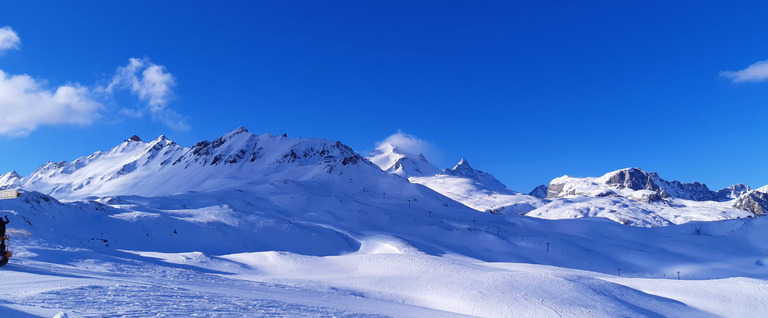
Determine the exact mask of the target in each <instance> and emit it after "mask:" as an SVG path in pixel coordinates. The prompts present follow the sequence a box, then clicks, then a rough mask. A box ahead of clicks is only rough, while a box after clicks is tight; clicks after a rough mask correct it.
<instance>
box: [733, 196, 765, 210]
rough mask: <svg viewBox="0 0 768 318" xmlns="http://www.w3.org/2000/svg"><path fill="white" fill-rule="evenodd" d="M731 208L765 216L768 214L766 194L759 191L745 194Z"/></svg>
mask: <svg viewBox="0 0 768 318" xmlns="http://www.w3.org/2000/svg"><path fill="white" fill-rule="evenodd" d="M733 207H734V208H737V209H741V210H745V211H749V212H752V213H754V214H765V213H766V212H768V193H764V192H760V191H750V192H747V193H746V194H744V195H742V196H740V197H739V198H738V199H736V201H735V202H734V203H733Z"/></svg>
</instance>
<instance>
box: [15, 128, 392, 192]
mask: <svg viewBox="0 0 768 318" xmlns="http://www.w3.org/2000/svg"><path fill="white" fill-rule="evenodd" d="M377 174H378V175H382V174H381V173H380V171H379V169H378V168H377V167H375V166H373V165H372V164H370V163H369V162H368V161H366V160H364V159H363V158H362V157H361V156H360V155H358V154H357V153H356V152H355V151H353V150H352V149H351V148H349V147H348V146H346V145H344V144H342V143H341V142H337V141H330V140H325V139H317V138H313V139H304V138H296V139H291V138H287V137H283V136H274V135H270V134H263V135H254V134H252V133H250V132H248V130H246V129H245V128H242V127H241V128H238V129H236V130H233V131H231V132H228V133H226V134H224V135H223V136H221V137H219V138H217V139H216V140H214V141H212V142H209V141H202V142H199V143H197V144H196V145H194V146H193V147H191V148H185V147H182V146H179V145H177V144H176V143H174V142H173V141H170V140H168V139H167V138H166V137H164V136H160V137H159V138H157V139H155V140H153V141H151V142H144V141H142V140H141V139H140V138H139V137H137V136H133V137H131V138H129V139H127V140H125V141H123V142H122V143H121V144H120V145H118V146H117V147H115V148H113V149H111V150H108V151H104V152H102V151H99V152H96V153H94V154H92V155H90V156H87V157H81V158H78V159H77V160H74V161H72V162H49V163H47V164H45V165H43V166H41V167H39V168H38V169H37V170H36V171H34V172H33V173H32V174H31V175H30V176H28V177H25V178H22V179H21V180H18V179H13V178H9V180H15V181H13V182H15V183H16V184H17V185H19V186H20V187H21V188H23V189H26V190H34V191H39V192H41V193H44V194H48V195H51V196H54V197H57V198H59V199H81V198H86V197H104V196H114V195H142V196H161V195H170V194H176V193H188V192H191V191H198V192H201V191H212V190H222V189H234V188H240V187H245V186H247V185H248V184H254V183H256V184H258V183H271V182H284V181H286V180H289V181H303V180H315V179H317V180H319V179H323V178H333V179H334V180H336V181H338V180H343V181H345V183H346V184H355V185H358V186H360V188H362V187H363V186H362V185H360V184H361V182H365V181H370V180H372V179H376V178H377V177H376V176H375V175H377ZM342 176H343V177H342ZM10 184H11V183H10V181H9V182H8V183H0V186H8V185H10Z"/></svg>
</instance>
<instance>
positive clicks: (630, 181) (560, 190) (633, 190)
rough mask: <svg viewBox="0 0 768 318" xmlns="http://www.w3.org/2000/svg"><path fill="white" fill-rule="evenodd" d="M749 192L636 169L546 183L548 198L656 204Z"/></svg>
mask: <svg viewBox="0 0 768 318" xmlns="http://www.w3.org/2000/svg"><path fill="white" fill-rule="evenodd" d="M747 191H749V187H748V186H745V185H744V184H738V185H733V186H730V187H728V188H725V189H722V190H720V191H712V190H709V188H707V185H705V184H703V183H699V182H693V183H682V182H679V181H667V180H664V179H662V178H661V177H659V175H658V174H657V173H655V172H651V173H647V172H645V171H643V170H641V169H639V168H626V169H621V170H616V171H612V172H609V173H606V174H605V175H603V176H601V177H598V178H574V177H570V176H562V177H560V178H556V179H554V180H552V181H551V182H550V183H549V186H548V188H547V197H548V198H567V197H577V196H589V197H606V196H620V197H627V198H631V199H635V200H639V201H645V202H656V201H660V200H662V199H666V198H679V199H685V200H693V201H728V200H732V199H735V198H737V197H739V196H740V195H742V194H744V193H746V192H747Z"/></svg>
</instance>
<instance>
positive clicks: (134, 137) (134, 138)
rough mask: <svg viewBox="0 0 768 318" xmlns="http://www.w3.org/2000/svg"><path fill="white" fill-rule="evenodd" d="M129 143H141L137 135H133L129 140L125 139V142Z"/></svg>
mask: <svg viewBox="0 0 768 318" xmlns="http://www.w3.org/2000/svg"><path fill="white" fill-rule="evenodd" d="M131 141H142V140H141V138H140V137H139V136H137V135H133V136H131V137H130V138H128V139H126V140H125V142H131Z"/></svg>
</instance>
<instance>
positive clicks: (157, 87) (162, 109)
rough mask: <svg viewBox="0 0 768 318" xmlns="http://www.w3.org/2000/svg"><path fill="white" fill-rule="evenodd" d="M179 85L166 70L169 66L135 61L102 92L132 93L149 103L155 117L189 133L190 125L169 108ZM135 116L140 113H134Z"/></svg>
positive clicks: (114, 77) (124, 67)
mask: <svg viewBox="0 0 768 318" xmlns="http://www.w3.org/2000/svg"><path fill="white" fill-rule="evenodd" d="M175 85H176V80H175V79H174V78H173V75H171V73H168V72H167V71H166V70H165V66H162V65H157V64H154V63H152V62H150V61H149V60H148V59H138V58H131V59H129V60H128V65H126V66H122V67H118V68H117V71H116V72H115V76H113V77H112V81H111V82H110V83H109V85H108V86H107V87H106V88H103V89H102V90H103V91H105V92H107V93H110V94H111V93H114V92H115V91H116V90H119V89H126V90H130V91H131V93H133V94H134V95H136V96H138V97H139V100H141V101H143V102H146V103H147V108H148V110H149V113H150V114H151V115H152V118H154V119H156V120H158V121H160V122H162V123H164V124H166V125H167V126H169V127H171V128H173V129H176V130H188V129H189V125H187V123H186V120H185V119H184V118H183V116H181V115H180V114H178V113H177V112H175V111H173V110H170V109H168V108H167V106H168V103H169V101H170V99H171V97H172V96H173V91H172V88H173V86H175ZM133 114H140V112H136V111H133Z"/></svg>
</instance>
